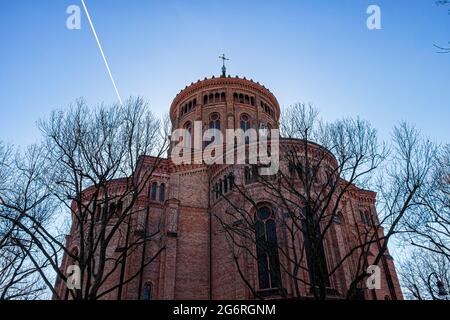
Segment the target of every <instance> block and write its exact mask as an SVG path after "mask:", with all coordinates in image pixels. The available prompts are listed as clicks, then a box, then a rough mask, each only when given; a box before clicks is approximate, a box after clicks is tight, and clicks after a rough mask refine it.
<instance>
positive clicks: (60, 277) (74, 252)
mask: <svg viewBox="0 0 450 320" xmlns="http://www.w3.org/2000/svg"><path fill="white" fill-rule="evenodd" d="M39 126H40V129H41V131H42V134H43V137H44V142H43V144H44V150H45V161H46V164H48V165H49V166H50V168H51V170H49V172H47V173H48V174H47V175H46V181H45V183H46V186H47V189H48V190H50V192H51V195H52V201H53V202H54V203H55V205H56V206H57V207H58V209H59V210H60V212H61V213H64V212H67V213H70V218H71V219H70V220H71V221H70V222H69V223H70V224H71V229H70V232H69V236H68V237H63V235H62V233H61V232H60V230H58V228H53V229H50V230H49V229H48V228H47V227H46V224H45V223H44V221H42V220H37V219H36V217H35V216H34V215H31V214H29V213H28V212H24V213H23V215H24V218H23V220H24V221H26V222H27V223H22V224H20V225H19V228H20V229H21V232H23V233H26V234H27V235H28V236H29V237H30V241H32V242H33V243H35V244H36V248H37V249H38V252H37V253H36V252H34V251H33V252H32V251H30V250H27V247H26V246H25V245H24V246H21V247H20V248H21V249H22V250H24V251H25V252H26V253H27V254H28V257H30V259H32V261H33V263H34V265H35V266H36V267H39V261H37V260H35V259H33V258H34V257H36V256H38V257H44V261H45V263H46V264H47V265H48V268H51V269H52V270H53V272H56V285H55V286H54V285H53V284H54V282H53V281H52V280H53V278H52V277H51V276H49V275H48V274H47V273H44V272H41V274H40V275H41V277H42V279H43V281H44V282H45V283H46V284H47V286H48V288H49V289H50V290H51V291H52V295H53V297H54V298H55V299H67V298H71V299H91V300H95V299H100V298H104V297H107V296H110V297H111V296H112V295H115V298H117V299H121V297H122V290H123V287H124V285H126V284H127V283H129V282H131V281H133V280H134V279H136V278H137V277H138V276H139V275H140V274H141V273H142V272H143V271H144V269H145V268H147V267H148V266H149V265H150V264H151V263H152V262H153V261H154V260H155V259H156V258H157V257H158V255H159V254H160V253H161V252H162V251H163V250H164V244H163V242H162V241H161V237H160V236H161V233H160V226H159V224H156V225H155V226H152V227H149V226H148V219H147V218H148V215H149V212H148V210H145V208H141V207H140V206H135V204H136V203H137V201H138V200H139V199H141V198H142V197H145V196H146V194H147V193H146V192H147V188H148V182H149V181H150V179H151V178H152V176H153V174H154V172H155V171H156V170H157V168H158V166H159V164H160V161H161V156H162V155H163V154H164V153H165V151H166V149H167V146H168V141H167V136H168V132H167V128H166V123H161V121H159V120H158V119H157V118H155V117H154V116H153V115H152V113H151V112H150V110H149V107H148V104H147V103H145V102H144V101H143V100H142V99H141V98H136V99H133V98H130V99H129V100H127V101H126V102H125V103H124V104H123V105H111V106H104V105H101V106H99V107H96V108H89V107H88V106H87V105H86V103H85V102H84V101H82V100H79V101H77V102H76V105H75V106H71V107H70V108H69V109H68V110H67V111H63V110H61V111H54V112H53V113H52V114H51V116H50V117H49V118H48V119H47V120H44V121H41V122H40V124H39ZM143 155H152V156H154V160H155V161H154V163H153V165H152V166H151V168H150V169H149V168H144V167H142V166H141V165H140V163H141V159H142V156H143ZM55 222H56V224H60V225H64V224H65V223H67V222H68V221H67V219H63V218H61V217H59V218H58V220H56V221H55ZM32 230H36V232H32ZM65 231H66V232H67V229H66V230H65ZM144 244H147V245H148V246H149V248H151V250H152V251H151V254H149V255H148V256H147V255H146V257H145V259H143V261H142V264H141V265H140V266H138V268H137V269H136V271H135V272H133V273H132V274H127V273H126V272H125V266H126V260H127V258H128V257H129V256H130V255H132V254H133V253H135V252H137V250H141V248H142V246H143V245H144ZM113 249H115V250H113ZM62 256H63V257H64V260H61V258H62ZM143 256H144V255H143ZM69 265H77V266H78V267H79V269H80V271H81V272H80V277H81V281H80V283H79V285H80V288H75V290H68V289H64V288H65V286H64V285H62V282H66V281H67V280H68V279H71V278H69V277H68V274H66V268H67V266H69ZM60 267H61V268H60ZM113 276H118V278H119V281H109V280H110V279H111V278H112V277H113Z"/></svg>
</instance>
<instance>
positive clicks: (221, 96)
mask: <svg viewBox="0 0 450 320" xmlns="http://www.w3.org/2000/svg"><path fill="white" fill-rule="evenodd" d="M225 100H226V98H225V92H222V93H221V94H220V101H221V102H225Z"/></svg>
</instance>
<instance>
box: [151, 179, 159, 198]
mask: <svg viewBox="0 0 450 320" xmlns="http://www.w3.org/2000/svg"><path fill="white" fill-rule="evenodd" d="M157 190H158V184H157V183H156V182H153V183H152V188H151V190H150V200H152V201H156V193H157Z"/></svg>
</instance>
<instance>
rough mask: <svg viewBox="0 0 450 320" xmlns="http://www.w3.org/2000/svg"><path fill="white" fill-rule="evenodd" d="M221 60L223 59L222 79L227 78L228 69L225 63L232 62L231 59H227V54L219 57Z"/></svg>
mask: <svg viewBox="0 0 450 320" xmlns="http://www.w3.org/2000/svg"><path fill="white" fill-rule="evenodd" d="M219 59H222V77H226V76H227V68H226V67H225V61H230V59H228V58H226V57H225V53H223V54H222V55H221V56H219Z"/></svg>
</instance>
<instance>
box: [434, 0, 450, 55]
mask: <svg viewBox="0 0 450 320" xmlns="http://www.w3.org/2000/svg"><path fill="white" fill-rule="evenodd" d="M435 3H436V5H438V6H444V5H449V4H450V1H449V0H436V1H435ZM448 13H449V14H450V9H449V10H448ZM448 45H450V42H449V43H448ZM434 47H435V48H436V49H438V50H439V51H438V53H450V47H442V46H438V45H434Z"/></svg>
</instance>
